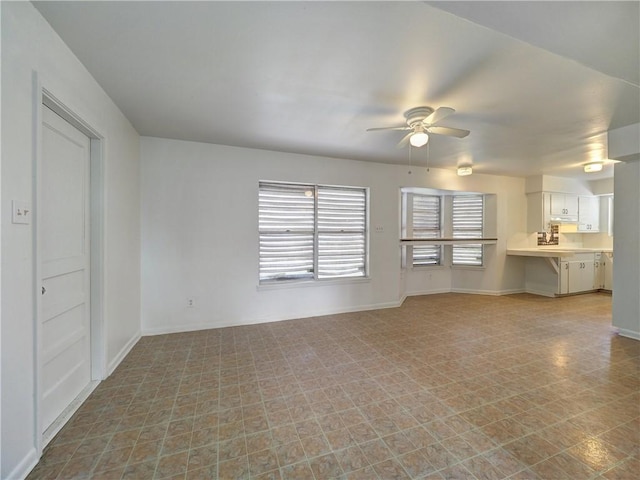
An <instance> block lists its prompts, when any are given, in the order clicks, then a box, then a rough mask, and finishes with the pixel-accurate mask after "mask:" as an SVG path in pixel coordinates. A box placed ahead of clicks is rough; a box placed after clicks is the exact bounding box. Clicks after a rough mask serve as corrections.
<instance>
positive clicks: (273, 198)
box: [258, 182, 367, 282]
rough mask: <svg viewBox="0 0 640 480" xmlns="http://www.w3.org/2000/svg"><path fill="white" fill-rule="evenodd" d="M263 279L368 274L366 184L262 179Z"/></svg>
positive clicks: (324, 277)
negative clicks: (281, 181) (346, 185)
mask: <svg viewBox="0 0 640 480" xmlns="http://www.w3.org/2000/svg"><path fill="white" fill-rule="evenodd" d="M258 224H259V225H258V229H259V232H260V281H261V282H269V281H281V280H303V279H331V278H344V277H364V276H365V275H366V258H367V255H366V253H367V252H366V245H367V241H366V234H367V191H366V189H364V188H352V187H332V186H324V185H304V184H289V183H267V182H260V186H259V198H258Z"/></svg>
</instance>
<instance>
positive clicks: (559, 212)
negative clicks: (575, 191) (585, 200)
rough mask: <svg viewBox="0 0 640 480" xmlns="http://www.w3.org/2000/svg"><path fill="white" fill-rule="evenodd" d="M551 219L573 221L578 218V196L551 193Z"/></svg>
mask: <svg viewBox="0 0 640 480" xmlns="http://www.w3.org/2000/svg"><path fill="white" fill-rule="evenodd" d="M550 203H551V208H550V210H551V218H552V219H567V218H569V217H571V220H573V221H575V220H577V218H578V196H577V195H565V194H563V193H552V194H551V198H550Z"/></svg>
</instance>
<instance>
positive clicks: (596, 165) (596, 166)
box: [584, 162, 604, 173]
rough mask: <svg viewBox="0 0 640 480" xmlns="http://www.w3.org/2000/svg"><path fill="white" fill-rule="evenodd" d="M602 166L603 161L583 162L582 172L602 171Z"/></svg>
mask: <svg viewBox="0 0 640 480" xmlns="http://www.w3.org/2000/svg"><path fill="white" fill-rule="evenodd" d="M603 167H604V162H591V163H585V165H584V172H585V173H594V172H600V171H602V168H603Z"/></svg>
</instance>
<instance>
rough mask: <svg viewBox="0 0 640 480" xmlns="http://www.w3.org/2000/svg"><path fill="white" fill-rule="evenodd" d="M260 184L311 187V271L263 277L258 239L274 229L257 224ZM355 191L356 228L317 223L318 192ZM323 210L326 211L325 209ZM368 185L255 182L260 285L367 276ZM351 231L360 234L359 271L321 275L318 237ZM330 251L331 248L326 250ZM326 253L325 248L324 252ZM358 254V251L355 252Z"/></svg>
mask: <svg viewBox="0 0 640 480" xmlns="http://www.w3.org/2000/svg"><path fill="white" fill-rule="evenodd" d="M263 187H267V188H268V187H285V188H286V187H291V188H292V189H295V188H296V187H300V188H301V189H304V188H307V189H312V191H313V231H312V232H309V233H310V234H312V236H313V251H312V256H313V262H312V272H311V275H308V276H304V277H300V278H296V277H290V278H287V277H286V276H285V277H282V278H262V274H261V272H262V265H261V263H262V246H261V239H262V236H263V235H265V234H268V233H274V232H273V231H265V230H264V229H262V228H261V224H260V214H261V203H260V194H261V192H262V189H263ZM323 190H324V191H330V190H336V191H338V192H339V191H343V192H345V191H356V192H359V193H360V194H361V195H362V196H363V204H364V205H363V211H362V224H363V226H362V228H355V229H340V230H335V229H330V228H329V229H327V228H321V227H320V226H319V219H320V214H321V207H320V206H319V202H318V200H319V195H322V193H323V192H322V191H323ZM325 213H326V212H325ZM369 232H370V228H369V188H367V187H361V186H347V185H328V184H312V183H303V182H283V181H269V180H260V181H259V182H258V239H259V242H258V258H259V261H258V283H259V285H260V286H267V285H291V284H300V283H307V284H310V283H316V282H335V281H360V280H363V279H368V278H369ZM281 233H286V232H285V230H282V231H281ZM342 234H344V235H351V236H358V235H362V254H361V259H362V267H361V268H362V272H361V274H354V275H330V276H326V275H322V274H321V272H320V258H321V257H322V255H323V252H322V251H321V237H322V236H323V235H329V236H335V235H338V236H339V235H342ZM329 251H330V250H329ZM324 254H325V255H326V252H325V253H324ZM358 256H360V255H358Z"/></svg>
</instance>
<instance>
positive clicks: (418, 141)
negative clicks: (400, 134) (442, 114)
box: [409, 132, 429, 147]
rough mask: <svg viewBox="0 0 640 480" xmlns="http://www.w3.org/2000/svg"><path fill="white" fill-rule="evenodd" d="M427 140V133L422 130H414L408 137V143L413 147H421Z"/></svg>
mask: <svg viewBox="0 0 640 480" xmlns="http://www.w3.org/2000/svg"><path fill="white" fill-rule="evenodd" d="M428 141H429V135H427V134H426V133H424V132H416V133H414V134H413V135H411V138H409V143H410V144H411V145H412V146H414V147H422V146H424V145H426V144H427V142H428Z"/></svg>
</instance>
